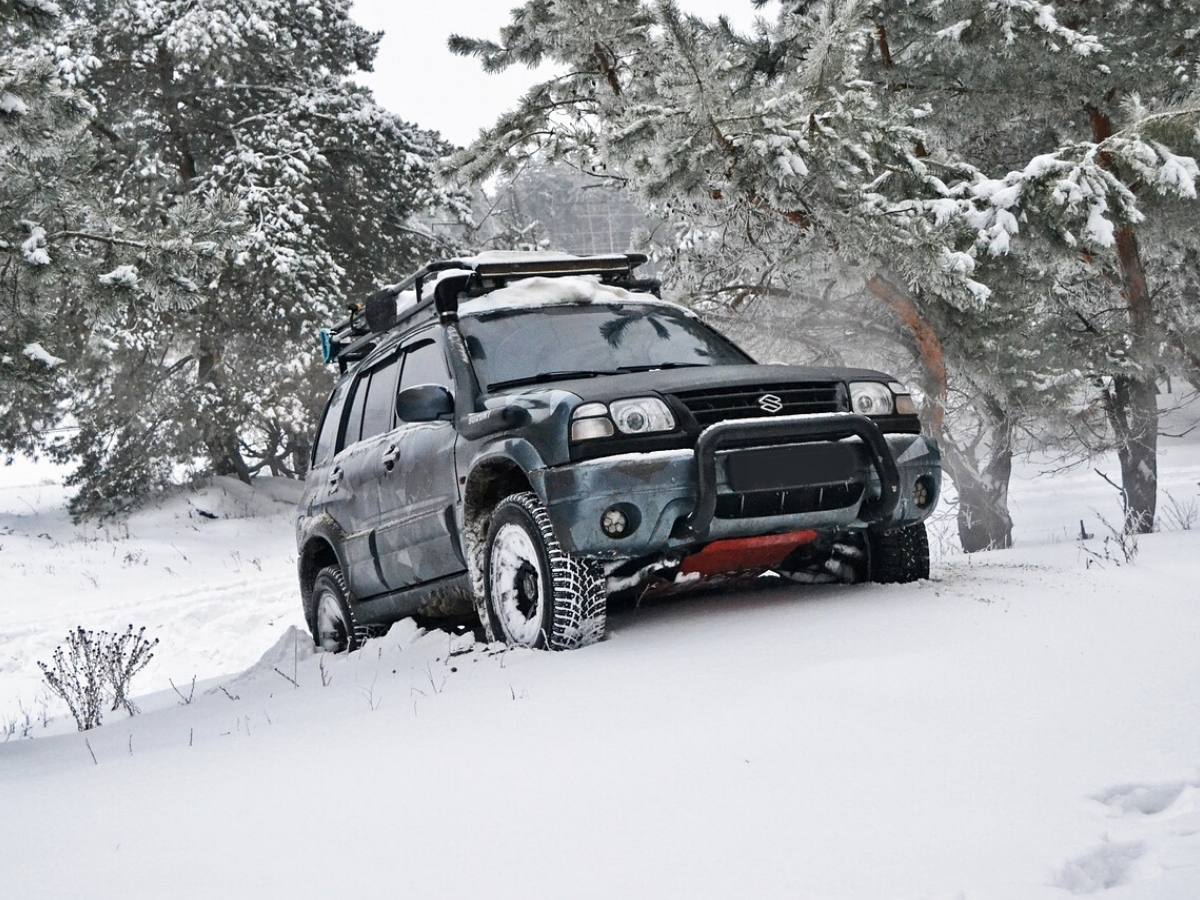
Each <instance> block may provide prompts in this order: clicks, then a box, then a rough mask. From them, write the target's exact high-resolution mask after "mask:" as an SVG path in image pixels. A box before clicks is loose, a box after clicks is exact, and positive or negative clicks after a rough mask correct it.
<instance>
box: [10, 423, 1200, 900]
mask: <svg viewBox="0 0 1200 900" xmlns="http://www.w3.org/2000/svg"><path fill="white" fill-rule="evenodd" d="M1098 465H1099V467H1100V468H1101V469H1102V470H1107V471H1108V472H1109V474H1110V475H1115V471H1116V467H1115V463H1111V462H1108V463H1099V464H1098ZM1043 468H1045V465H1037V464H1033V463H1029V464H1025V465H1023V466H1022V467H1021V469H1020V471H1019V473H1018V476H1017V478H1016V479H1015V480H1014V486H1013V491H1014V496H1013V507H1014V515H1015V518H1016V520H1017V538H1018V546H1017V548H1016V549H1014V550H1011V551H1005V552H995V553H984V554H977V555H975V556H972V557H965V556H963V555H961V554H956V553H954V552H952V550H951V548H952V545H953V541H952V540H951V533H952V523H950V522H942V523H939V524H938V525H936V526H935V528H934V541H933V543H934V546H935V550H939V551H941V552H940V553H939V558H938V559H937V561H936V563H935V571H934V577H933V579H932V580H930V581H928V582H924V583H920V584H915V585H905V586H872V585H863V586H854V587H833V586H816V587H795V586H786V587H781V586H778V585H776V586H768V587H765V588H764V589H762V590H757V591H747V590H740V591H737V592H731V593H723V594H707V595H700V596H691V597H683V598H677V599H673V600H671V601H664V602H660V603H658V604H656V605H653V606H647V607H645V608H642V609H640V610H634V611H629V612H625V613H622V614H619V615H615V616H613V617H612V619H611V620H610V637H609V638H608V639H607V640H605V641H604V642H603V643H601V644H598V645H596V646H593V647H589V648H586V649H584V650H580V651H576V652H572V653H557V654H551V653H534V652H530V651H503V650H500V649H499V648H487V647H483V646H481V645H472V643H471V640H470V638H469V637H456V636H453V635H450V634H447V633H443V632H429V633H425V632H421V631H420V630H418V629H417V628H416V627H415V626H414V625H413V624H412V623H410V622H405V623H400V624H399V625H397V626H395V627H394V628H393V629H392V631H391V633H390V634H389V635H388V636H387V637H386V638H382V639H379V640H376V641H373V642H371V643H369V644H368V645H367V647H366V648H365V649H363V650H361V651H359V652H357V653H354V654H350V655H349V656H341V657H334V656H330V655H326V654H314V652H313V650H312V645H311V642H310V641H309V640H308V638H307V636H306V635H305V634H304V633H303V632H302V631H300V630H299V629H300V628H302V621H301V616H300V612H299V602H298V598H297V592H296V587H295V549H294V546H293V544H292V532H291V518H292V503H293V501H294V499H295V496H296V494H297V490H296V486H295V485H294V484H289V483H287V482H282V481H266V482H263V483H261V484H260V485H259V486H258V487H256V489H254V490H250V489H248V488H245V487H244V486H242V485H240V484H238V483H236V482H227V481H220V482H218V483H216V484H214V485H212V486H210V487H208V488H206V489H205V490H202V491H199V492H193V493H181V494H179V495H176V496H174V497H170V498H164V499H163V500H162V501H161V502H160V503H159V504H157V505H156V506H154V507H152V508H150V509H147V510H145V511H143V512H140V513H137V514H136V515H134V516H133V517H131V518H130V519H129V520H128V521H127V522H125V523H123V524H119V525H108V526H101V527H96V526H94V525H93V526H74V525H72V524H71V523H70V521H69V520H68V518H67V517H66V515H65V513H64V512H63V511H62V499H63V493H62V490H61V488H60V487H58V486H57V482H56V474H57V473H55V472H54V471H53V470H51V469H48V468H47V467H45V466H35V465H31V464H25V463H18V464H17V465H15V466H13V467H9V468H7V469H3V470H0V579H2V580H0V584H2V585H3V590H2V591H0V726H4V729H5V730H4V731H3V732H0V896H2V897H5V898H8V897H11V898H18V900H24V898H51V897H63V898H68V897H69V898H83V897H86V898H108V897H112V898H122V900H127V898H141V897H145V898H193V897H194V898H213V897H221V898H243V897H245V898H274V897H280V898H307V897H314V898H315V897H328V896H341V895H353V896H360V897H366V898H371V897H388V898H391V897H396V896H411V897H420V898H438V897H456V898H457V897H475V896H484V897H489V898H491V897H495V898H507V897H514V898H516V897H522V898H530V897H536V898H563V897H571V898H574V897H595V898H610V897H637V898H643V897H644V898H666V897H679V898H701V897H712V898H742V897H746V898H773V897H780V898H855V900H857V898H870V900H886V898H907V900H918V898H927V900H950V898H962V900H991V898H994V900H1023V898H1062V897H1068V896H1070V895H1072V894H1085V893H1096V894H1101V895H1103V896H1105V897H1112V898H1171V900H1194V898H1197V897H1200V802H1198V800H1200V652H1197V648H1198V647H1200V605H1198V601H1200V588H1198V587H1197V584H1198V583H1200V562H1198V561H1197V559H1198V557H1200V521H1196V522H1194V523H1189V524H1193V525H1194V527H1195V529H1196V530H1191V529H1187V530H1184V529H1182V528H1181V527H1180V525H1181V524H1182V523H1172V524H1174V526H1175V528H1176V530H1173V531H1167V532H1164V533H1161V534H1156V535H1152V536H1148V537H1144V538H1142V539H1141V540H1140V541H1139V542H1138V554H1137V557H1136V559H1135V560H1134V561H1133V563H1132V564H1129V563H1127V562H1126V561H1125V559H1124V558H1123V555H1122V553H1121V551H1120V549H1119V548H1118V547H1117V546H1116V545H1115V543H1114V542H1112V541H1109V542H1108V544H1107V545H1106V544H1105V542H1104V540H1103V539H1104V537H1105V536H1106V535H1107V534H1108V529H1107V528H1106V526H1105V525H1104V523H1103V521H1102V520H1101V519H1102V517H1103V518H1105V519H1107V520H1108V521H1110V522H1113V523H1116V522H1118V520H1119V510H1118V506H1117V501H1116V496H1115V493H1114V491H1113V489H1112V488H1111V487H1109V486H1108V485H1107V484H1105V483H1104V482H1103V480H1102V479H1101V478H1100V477H1099V476H1098V475H1096V474H1095V473H1094V472H1093V471H1092V469H1091V468H1090V467H1082V468H1079V469H1076V470H1073V471H1069V472H1062V473H1058V474H1056V475H1055V476H1054V477H1052V478H1050V477H1036V473H1037V472H1038V471H1039V470H1040V469H1043ZM1162 469H1163V471H1162V476H1163V479H1162V480H1163V486H1164V488H1165V490H1166V491H1169V492H1170V494H1171V496H1172V497H1173V498H1174V499H1175V503H1176V506H1177V507H1178V508H1179V509H1180V510H1181V511H1182V512H1183V513H1184V515H1182V516H1179V517H1178V518H1182V519H1185V520H1186V519H1187V518H1188V516H1187V515H1186V511H1187V510H1188V509H1192V510H1194V509H1195V508H1196V503H1197V500H1198V497H1200V491H1198V488H1197V482H1198V481H1200V443H1198V442H1197V440H1196V437H1195V435H1192V436H1189V437H1188V438H1185V439H1183V440H1167V441H1166V442H1165V446H1164V451H1163V455H1162ZM1165 502H1166V501H1165V497H1164V503H1165ZM213 516H215V518H213ZM1080 520H1083V522H1084V526H1085V528H1086V529H1087V531H1089V532H1091V533H1094V534H1095V535H1096V536H1095V537H1094V538H1092V539H1090V540H1088V541H1087V542H1086V544H1084V545H1083V546H1082V547H1081V546H1080V544H1079V541H1078V540H1077V536H1078V532H1079V527H1080ZM129 623H132V624H134V625H135V626H139V627H140V626H142V625H144V626H146V628H147V635H149V636H154V637H157V638H159V640H160V643H159V645H158V647H157V648H156V657H155V659H154V661H153V662H152V663H151V665H150V667H149V668H147V669H146V671H144V672H143V673H142V674H141V675H139V676H138V678H137V680H136V682H135V688H136V689H137V690H138V692H139V694H140V695H139V696H138V697H137V702H138V704H139V705H140V706H141V708H142V712H141V714H140V715H137V716H135V717H133V718H128V717H126V716H125V715H124V714H123V713H109V714H108V718H107V720H106V723H105V725H104V726H103V727H102V728H99V729H96V730H93V731H91V732H88V733H86V734H80V733H77V732H76V731H75V729H74V723H73V722H72V721H71V720H70V718H69V717H68V716H66V715H65V714H64V712H63V711H62V710H60V709H59V707H58V706H57V705H56V704H54V703H47V701H46V699H45V694H44V689H43V688H42V687H41V684H40V673H39V671H38V669H37V665H36V661H37V660H39V659H41V660H47V661H48V660H49V659H50V657H51V654H52V653H53V650H54V647H55V645H56V644H58V643H60V642H61V641H62V640H63V638H64V637H65V635H66V634H67V632H68V631H69V630H70V629H71V628H73V627H74V626H76V625H84V626H85V627H88V628H93V629H106V630H108V631H117V630H121V629H124V627H125V626H126V625H127V624H129ZM193 677H195V678H196V679H198V681H197V684H196V686H195V688H194V690H193V687H192V679H193ZM171 682H173V683H174V685H175V688H177V689H178V690H176V689H173V688H172V687H171ZM187 701H190V702H187ZM47 715H51V716H53V718H52V720H51V721H49V723H48V724H44V723H43V719H44V717H45V716H47ZM26 716H28V724H26ZM26 731H27V732H28V734H29V735H30V736H32V737H33V738H34V739H32V740H29V739H23V738H22V734H23V733H24V732H26ZM6 734H7V736H8V740H7V741H5V740H4V737H5V735H6Z"/></svg>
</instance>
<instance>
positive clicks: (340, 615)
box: [309, 566, 375, 653]
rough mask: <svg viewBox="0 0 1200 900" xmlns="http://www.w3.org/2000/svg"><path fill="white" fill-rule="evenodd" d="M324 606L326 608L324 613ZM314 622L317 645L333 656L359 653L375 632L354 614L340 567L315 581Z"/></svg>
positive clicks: (314, 635) (322, 573)
mask: <svg viewBox="0 0 1200 900" xmlns="http://www.w3.org/2000/svg"><path fill="white" fill-rule="evenodd" d="M322 604H325V605H326V606H325V608H324V609H322ZM312 610H313V614H312V616H313V618H312V622H311V623H309V625H310V628H311V630H312V636H313V642H314V643H315V644H316V645H317V647H318V649H321V650H325V651H326V652H329V653H341V652H343V651H350V650H357V649H358V648H359V647H361V646H362V645H363V643H365V642H366V640H367V638H370V637H374V636H375V629H374V628H372V627H371V626H369V625H362V624H360V623H359V621H358V618H357V617H356V616H355V614H354V604H353V603H352V602H351V601H350V589H349V588H348V587H346V578H345V576H344V575H343V574H342V569H341V567H340V566H326V567H325V568H324V569H322V570H321V571H320V572H318V573H317V577H316V578H315V579H313V589H312Z"/></svg>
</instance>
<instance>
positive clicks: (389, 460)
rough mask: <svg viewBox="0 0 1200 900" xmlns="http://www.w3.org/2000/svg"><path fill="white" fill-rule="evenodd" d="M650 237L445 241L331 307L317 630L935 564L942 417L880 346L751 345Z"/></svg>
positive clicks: (908, 574)
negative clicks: (559, 246)
mask: <svg viewBox="0 0 1200 900" xmlns="http://www.w3.org/2000/svg"><path fill="white" fill-rule="evenodd" d="M644 261H645V259H644V257H640V256H636V255H615V256H602V257H586V258H583V257H573V256H567V255H564V254H523V253H490V254H484V255H481V256H478V257H474V258H464V259H455V260H448V261H444V262H437V263H432V264H430V265H427V266H425V267H424V268H422V269H421V270H420V271H418V272H417V273H415V274H414V275H412V276H411V277H409V278H408V279H406V280H405V281H404V282H402V283H401V284H399V285H396V286H394V287H392V288H388V289H386V290H384V291H381V292H379V293H377V294H375V295H374V296H372V297H371V298H369V299H368V300H367V301H366V302H365V303H364V304H363V305H362V306H361V307H360V308H357V309H356V310H355V311H354V312H353V313H352V314H351V315H350V317H349V318H348V319H347V320H346V321H344V322H342V323H340V325H338V326H337V327H335V328H334V329H332V330H331V331H330V332H323V341H324V345H325V350H326V358H327V360H329V361H330V362H334V363H336V364H337V365H338V366H339V368H340V370H341V373H342V374H341V379H340V380H339V381H338V383H337V386H336V387H335V388H334V391H333V394H332V396H331V397H330V399H329V403H328V405H327V407H326V409H325V413H324V416H323V418H322V421H321V424H320V427H319V431H318V434H317V438H316V441H315V442H314V450H313V457H312V469H311V472H310V475H309V478H308V483H307V488H306V490H305V494H304V497H303V499H302V500H301V503H300V508H299V516H298V520H297V528H296V533H297V541H298V546H299V566H300V589H301V595H302V597H303V602H304V612H305V617H306V618H307V620H308V623H309V626H310V628H311V629H312V632H313V635H314V637H315V638H316V641H317V643H318V644H320V645H321V646H322V647H324V648H326V649H329V650H341V649H346V648H353V647H355V646H356V645H357V644H358V643H359V642H360V641H361V640H362V639H363V638H364V636H366V635H369V634H370V633H372V631H373V630H375V629H379V628H381V627H386V625H387V624H389V623H390V622H393V621H395V620H396V619H398V618H400V617H403V616H406V615H422V616H431V617H437V616H447V617H454V616H459V617H461V616H464V615H475V616H477V617H478V621H479V623H480V626H481V628H482V632H483V634H484V635H485V636H486V637H487V639H489V640H500V641H505V642H507V643H510V644H517V645H524V646H530V647H546V648H552V649H564V648H569V647H577V646H581V645H584V644H588V643H592V642H594V641H596V640H598V639H599V638H601V637H602V636H603V634H604V627H605V614H606V602H607V598H608V597H609V596H610V595H611V594H613V593H615V592H620V593H622V594H635V593H638V592H645V591H648V590H649V591H656V590H657V591H661V590H664V589H673V588H674V586H677V585H686V584H689V583H691V582H694V581H698V580H704V579H707V578H712V577H714V576H722V577H723V576H727V575H730V574H733V573H749V572H762V571H767V570H772V571H775V572H778V573H779V574H780V575H783V576H785V577H790V578H794V579H796V580H799V581H863V580H873V581H895V582H904V581H912V580H915V579H919V578H925V577H928V573H929V549H928V542H927V538H926V534H925V525H924V520H925V518H926V517H927V516H928V515H929V514H930V512H931V511H932V510H933V508H934V505H935V504H936V502H937V497H938V493H939V490H940V487H941V469H940V454H939V451H938V448H937V445H936V443H935V442H934V441H933V440H932V439H931V438H929V437H928V436H926V435H923V434H921V429H920V425H919V423H918V420H917V415H916V409H915V406H914V403H913V400H912V397H911V396H910V395H909V393H908V391H907V390H906V389H905V388H904V387H903V386H902V385H900V384H898V383H897V382H896V381H895V380H894V379H892V378H890V377H889V376H887V375H884V374H882V373H880V372H874V371H870V370H865V369H844V368H811V367H801V366H786V365H759V364H757V363H755V362H754V361H753V360H752V359H751V358H750V357H749V356H747V355H746V354H745V353H744V352H742V351H741V350H740V349H738V348H737V347H736V346H735V345H734V344H733V343H731V342H730V341H729V340H728V339H727V338H725V337H724V336H722V335H721V334H720V333H718V332H716V331H714V330H713V329H712V328H710V327H709V326H708V325H706V324H705V323H704V322H703V321H701V320H700V318H698V317H697V316H696V315H695V314H693V313H692V312H690V311H689V310H687V309H685V308H683V307H680V306H677V305H675V304H672V303H667V302H664V301H662V300H660V299H659V298H658V297H657V296H656V295H655V294H656V288H657V285H656V283H655V282H652V281H647V280H642V279H638V278H636V277H635V276H634V271H635V269H636V268H637V266H638V265H640V264H641V263H643V262H644Z"/></svg>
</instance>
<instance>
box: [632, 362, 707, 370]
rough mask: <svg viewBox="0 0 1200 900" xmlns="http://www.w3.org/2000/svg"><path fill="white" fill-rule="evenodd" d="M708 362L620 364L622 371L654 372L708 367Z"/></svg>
mask: <svg viewBox="0 0 1200 900" xmlns="http://www.w3.org/2000/svg"><path fill="white" fill-rule="evenodd" d="M707 368H708V363H685V362H664V363H646V364H645V365H643V366H620V367H618V370H619V371H621V372H653V371H654V370H655V369H707Z"/></svg>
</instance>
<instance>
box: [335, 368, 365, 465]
mask: <svg viewBox="0 0 1200 900" xmlns="http://www.w3.org/2000/svg"><path fill="white" fill-rule="evenodd" d="M370 386H371V373H370V372H363V373H362V374H360V375H359V376H358V377H357V378H355V379H354V387H353V389H352V391H351V394H350V412H349V414H348V415H347V416H346V428H345V430H344V431H343V432H342V439H341V440H340V441H338V449H339V450H341V449H342V448H344V447H349V446H350V445H351V444H356V443H358V435H359V433H360V431H361V429H362V413H363V407H364V406H366V403H367V389H368V388H369V387H370Z"/></svg>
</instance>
